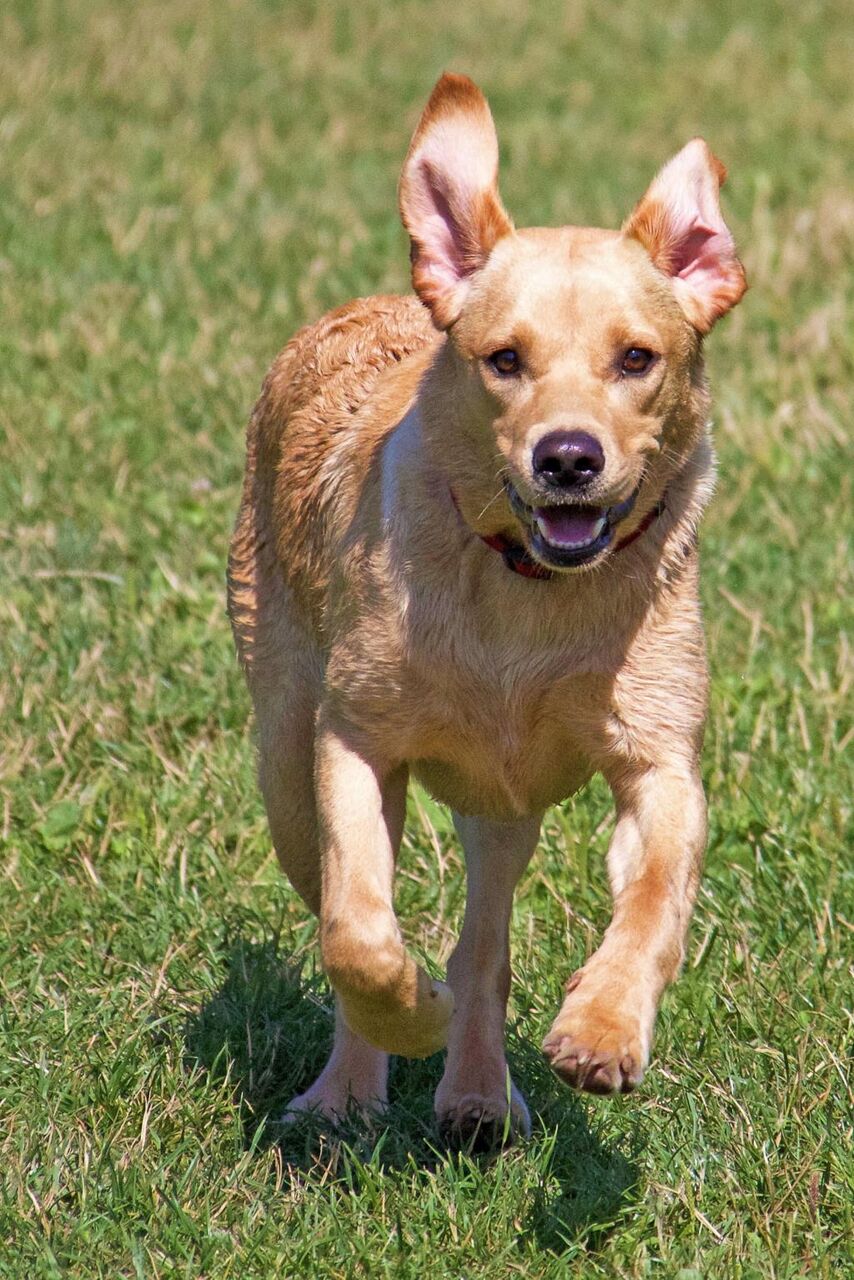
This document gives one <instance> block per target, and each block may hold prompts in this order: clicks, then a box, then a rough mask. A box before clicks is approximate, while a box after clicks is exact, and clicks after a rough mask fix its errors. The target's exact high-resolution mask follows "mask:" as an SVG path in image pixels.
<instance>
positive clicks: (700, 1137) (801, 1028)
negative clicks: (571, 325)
mask: <svg viewBox="0 0 854 1280" xmlns="http://www.w3.org/2000/svg"><path fill="white" fill-rule="evenodd" d="M853 30H854V28H852V23H851V13H850V6H849V4H848V0H827V2H822V0H802V2H801V3H795V2H794V0H784V2H782V3H774V2H772V0H745V2H744V3H740V4H736V3H734V2H733V0H722V2H721V3H719V4H718V3H716V4H710V3H708V2H707V0H673V2H672V3H670V4H668V5H660V6H652V5H650V6H642V5H636V4H635V5H630V4H627V3H620V2H619V0H600V3H599V4H597V5H592V4H587V3H585V2H584V0H566V2H562V3H557V2H555V3H545V2H544V3H530V4H528V5H524V4H518V3H514V4H511V3H509V2H508V0H493V2H492V3H488V2H487V0H476V2H470V3H465V2H464V0H463V2H460V0H456V2H454V3H451V2H445V0H441V2H438V3H431V4H427V3H423V2H421V3H417V2H416V0H402V2H401V0H360V2H359V3H358V4H355V3H345V0H283V2H282V3H279V2H278V0H217V2H214V0H210V2H209V3H205V2H204V0H141V2H139V3H131V2H130V0H127V2H124V3H123V2H122V0H111V2H109V3H108V2H106V0H64V2H62V3H61V2H60V0H6V3H4V4H3V5H2V7H0V158H2V175H3V176H2V181H0V357H1V358H2V375H1V376H0V439H2V455H0V456H2V467H0V583H2V589H0V646H2V648H1V649H0V662H2V676H0V723H2V753H3V757H2V779H0V866H2V872H0V908H2V920H0V1019H2V1039H0V1152H1V1153H2V1155H0V1159H2V1170H0V1276H2V1277H3V1280H6V1278H7V1277H14V1278H15V1280H19V1278H20V1280H41V1278H42V1277H45V1278H47V1277H57V1276H73V1277H86V1278H88V1277H95V1276H102V1277H125V1276H127V1277H131V1278H138V1280H141V1278H143V1277H145V1278H148V1277H173V1276H182V1277H205V1278H206V1280H224V1278H225V1277H234V1278H235V1280H253V1278H255V1277H258V1278H259V1280H260V1278H261V1277H265V1278H266V1277H271V1276H280V1277H291V1276H312V1277H313V1276H318V1277H347V1276H351V1275H352V1276H356V1275H366V1276H371V1277H373V1276H388V1277H395V1278H397V1277H403V1278H406V1277H410V1276H412V1277H416V1276H417V1277H422V1276H425V1275H426V1276H428V1277H429V1278H430V1280H440V1278H444V1277H447V1278H451V1277H454V1278H466V1280H467V1278H468V1277H475V1276H477V1277H494V1278H495V1280H498V1278H499V1277H507V1276H517V1275H518V1276H533V1277H566V1276H575V1277H584V1278H585V1280H586V1278H588V1277H598V1276H609V1277H616V1276H620V1277H642V1276H644V1277H645V1276H650V1277H658V1276H661V1277H680V1278H681V1280H700V1278H701V1277H702V1278H703V1280H705V1278H706V1277H712V1278H713V1280H714V1278H717V1277H744V1278H751V1280H752V1278H753V1277H756V1278H757V1280H765V1278H766V1277H774V1278H778V1277H779V1278H782V1277H795V1276H808V1277H842V1276H848V1275H851V1274H852V1272H851V1271H850V1270H849V1269H848V1268H849V1267H852V1266H854V1260H852V1255H851V1252H850V1250H851V1238H852V1234H854V1222H852V1217H854V1214H852V1203H854V1186H852V1107H851V1104H852V1093H851V1087H852V1086H851V1076H850V1053H851V1041H850V1038H847V1037H848V1036H849V1032H850V1004H851V991H852V988H851V984H850V965H851V961H852V955H854V940H852V929H854V885H852V875H851V855H850V847H851V846H850V835H851V830H850V810H849V808H848V804H849V786H850V773H849V772H847V771H846V770H845V769H844V766H843V755H844V752H845V748H846V746H847V745H848V744H849V742H850V738H851V728H850V718H849V719H846V713H847V711H848V710H850V705H849V706H848V707H847V706H846V699H847V697H848V695H849V693H850V680H851V663H850V653H849V648H848V645H847V642H846V640H845V625H846V621H847V619H846V606H847V602H848V600H849V599H850V590H851V583H850V579H848V580H846V577H847V573H848V568H849V563H850V541H849V536H850V531H851V520H850V512H851V504H852V493H851V453H850V449H849V448H848V442H849V440H850V434H849V433H850V429H851V422H852V418H854V396H852V353H854V301H853V300H852V288H851V274H850V273H851V266H852V256H854V255H852V242H854V193H852V186H851V182H850V178H851V171H852V169H851V166H852V154H854V150H852V131H851V119H852V115H851V111H852V100H851V95H850V85H851V65H852V56H854V47H852V31H853ZM445 66H449V67H451V68H453V69H456V70H460V71H467V72H468V73H469V74H471V75H472V76H474V78H475V79H477V80H478V81H479V82H480V83H481V84H482V86H483V87H484V89H485V90H486V91H487V93H488V95H489V96H490V99H491V101H492V105H493V109H494V112H495V115H496V119H497V122H498V127H499V134H500V136H501V139H502V153H503V165H504V171H503V172H504V177H503V184H502V187H503V193H504V197H505V200H506V202H507V205H508V207H509V209H510V210H511V211H512V213H513V214H514V216H515V218H516V220H517V221H518V222H519V223H520V224H522V225H524V224H526V223H538V222H546V223H551V222H560V221H576V222H583V223H597V224H603V225H611V226H614V225H617V224H618V223H619V221H620V220H621V218H622V217H623V215H624V214H625V213H626V212H627V211H628V209H629V208H630V206H631V204H632V203H633V201H634V200H635V198H636V197H637V196H638V195H640V193H641V192H642V190H643V189H644V187H645V185H646V183H647V181H648V180H649V178H650V177H651V176H652V174H653V172H654V171H655V169H656V168H657V167H658V166H659V165H660V164H661V163H662V162H663V161H664V160H665V159H667V158H668V157H669V156H670V155H671V154H672V153H673V152H674V151H676V150H677V149H678V148H679V147H680V146H681V145H682V144H683V142H685V141H686V140H687V139H688V138H689V137H691V136H692V135H693V134H695V133H702V134H704V135H705V137H706V138H707V139H708V140H709V142H710V143H711V145H712V146H713V148H714V149H715V150H716V151H717V152H718V153H719V154H720V155H721V156H722V157H723V158H724V159H725V161H726V162H727V164H728V165H729V167H730V175H731V176H730V181H729V184H728V186H727V189H726V193H725V206H726V210H727V214H728V217H729V220H730V223H731V225H732V226H733V228H734V230H735V233H736V236H737V239H738V241H739V243H740V245H741V246H742V249H743V254H744V258H745V261H746V264H747V268H748V274H749V278H750V281H751V285H752V289H751V292H750V293H749V294H748V295H747V298H746V299H745V301H744V303H743V304H742V305H741V306H740V307H739V308H738V309H737V310H736V311H735V312H734V313H733V315H732V316H731V317H730V318H729V319H728V320H726V321H725V322H724V323H723V324H722V325H721V328H720V331H719V332H717V333H716V334H715V335H714V337H713V339H712V340H711V342H710V351H709V357H710V366H711V374H712V378H713V383H714V388H715V406H716V407H715V424H716V434H717V440H718V444H719V449H720V456H721V474H720V482H719V486H718V493H717V496H716V498H715V500H714V502H713V505H712V507H711V510H710V513H709V516H708V519H707V521H706V524H705V526H704V533H703V596H704V601H705V610H706V618H707V624H708V633H709V642H710V655H711V663H712V673H713V693H712V711H711V717H710V722H709V732H708V737H707V746H706V752H705V776H706V781H707V786H708V790H709V795H710V799H711V821H712V832H711V841H710V846H709V854H708V860H707V870H706V875H705V879H704V882H703V887H702V890H701V893H700V898H699V903H698V907H697V912H696V916H695V920H694V924H693V928H692V933H691V940H690V946H689V956H688V961H687V964H686V968H685V973H684V975H683V977H682V979H681V980H680V982H679V983H678V984H677V986H676V987H675V988H674V989H673V990H672V991H671V993H670V994H669V995H668V996H667V998H666V1000H665V1004H664V1008H663V1011H662V1016H661V1020H660V1024H659V1034H658V1040H657V1044H656V1050H655V1057H654V1062H653V1066H652V1069H651V1070H650V1072H649V1074H648V1076H647V1078H646V1081H645V1082H644V1085H643V1087H642V1088H641V1090H640V1091H639V1092H638V1093H637V1094H636V1095H633V1096H632V1097H630V1098H628V1099H625V1100H615V1101H597V1100H593V1099H590V1098H586V1097H575V1096H572V1095H571V1094H569V1093H568V1092H567V1091H565V1090H563V1089H562V1087H561V1086H560V1085H559V1084H558V1083H557V1081H555V1080H554V1079H552V1078H551V1076H550V1075H549V1073H548V1071H547V1070H546V1069H545V1067H544V1065H543V1063H542V1061H541V1060H540V1056H539V1052H538V1045H539V1043H540V1040H541V1038H542V1036H543V1034H544V1032H545V1031H546V1030H547V1029H548V1027H549V1025H550V1022H551V1018H552V1016H553V1013H554V1011H555V1009H556V1007H557V1001H558V998H559V993H560V988H561V984H562V982H563V980H564V979H565V978H566V976H567V975H568V974H569V972H570V971H571V970H572V968H574V967H575V966H577V965H578V963H579V962H580V961H581V960H582V959H583V957H584V956H585V955H586V954H587V953H588V952H589V951H590V950H591V949H592V948H593V946H594V945H595V942H596V939H597V937H598V936H599V935H600V934H601V931H602V929H603V927H604V925H605V923H606V922H607V919H608V909H609V900H608V893H607V886H606V882H605V876H604V867H603V858H602V854H603V851H604V849H605V846H606V843H607V836H608V829H609V822H610V812H609V804H608V796H607V793H606V789H605V788H604V787H603V786H602V785H601V784H594V785H592V786H591V787H590V788H589V789H588V790H587V791H586V792H585V793H584V794H583V795H581V796H579V797H577V798H576V799H575V800H574V801H573V802H571V803H568V804H567V805H566V806H564V808H563V809H562V810H560V811H557V810H555V811H553V812H552V813H551V814H550V815H549V817H548V819H547V821H546V824H545V830H544V838H543V843H542V847H541V849H540V852H539V854H538V857H537V858H536V859H535V861H534V863H532V865H531V868H530V870H529V872H528V873H527V875H526V878H525V880H524V881H523V884H522V886H521V889H520V892H519V895H518V900H517V905H516V910H515V915H514V924H513V934H514V969H515V984H514V989H513V996H512V1004H511V1016H510V1033H509V1043H510V1051H511V1059H512V1065H513V1069H514V1073H515V1075H516V1078H517V1080H518V1081H519V1083H520V1085H521V1087H522V1088H523V1089H524V1091H525V1092H526V1094H527V1095H528V1097H529V1099H530V1101H531V1104H532V1110H533V1111H534V1112H535V1119H534V1133H533V1136H532V1138H531V1139H530V1141H529V1142H526V1143H525V1144H524V1145H522V1146H520V1147H518V1148H516V1149H515V1150H513V1151H511V1152H509V1153H507V1154H504V1155H502V1156H500V1157H499V1158H497V1159H494V1160H491V1161H489V1160H476V1159H469V1158H467V1157H465V1156H449V1155H447V1154H445V1153H444V1152H442V1151H441V1149H439V1147H438V1145H437V1142H436V1139H435V1135H434V1131H433V1128H432V1118H431V1092H432V1089H433V1088H434V1087H435V1084H436V1083H437V1080H438V1077H439V1075H440V1071H441V1063H440V1060H439V1059H438V1058H434V1059H430V1060H428V1061H426V1062H423V1063H408V1062H404V1061H397V1062H396V1063H395V1064H394V1068H393V1078H392V1086H393V1099H394V1100H393V1106H392V1110H391V1114H390V1117H389V1122H388V1126H387V1127H386V1128H383V1129H382V1130H381V1131H378V1132H376V1133H374V1134H372V1135H365V1134H364V1133H359V1132H358V1131H357V1130H354V1132H352V1133H350V1134H348V1135H345V1138H344V1140H339V1139H334V1140H333V1139H332V1138H330V1137H329V1136H328V1135H327V1136H323V1135H319V1134H318V1133H316V1132H312V1131H311V1129H310V1127H308V1128H307V1127H298V1128H297V1129H295V1130H294V1131H292V1132H291V1133H289V1134H288V1135H287V1136H286V1137H285V1138H284V1139H282V1137H281V1134H280V1133H279V1132H278V1131H277V1128H276V1124H275V1121H276V1117H277V1114H278V1112H279V1110H280V1109H281V1106H282V1104H283V1103H284V1102H285V1101H286V1100H287V1099H288V1098H289V1097H290V1096H291V1095H292V1094H293V1093H294V1092H295V1091H296V1090H298V1089H299V1088H302V1087H304V1086H305V1085H306V1084H307V1083H308V1081H309V1080H310V1078H311V1077H312V1073H313V1072H315V1071H316V1070H317V1069H318V1067H319V1065H320V1063H321V1062H322V1060H323V1057H324V1052H325V1049H326V1047H327V1044H328V1041H329V1036H330V1032H331V1025H332V1015H331V1001H330V996H329V990H328V987H327V986H326V984H325V982H324V980H323V978H322V976H321V975H320V974H319V972H318V962H317V957H316V949H315V930H314V925H313V923H312V921H310V920H308V919H307V918H306V915H305V912H304V910H303V909H302V907H301V905H300V903H299V902H298V901H297V899H296V897H295V895H294V894H293V893H292V892H291V891H290V890H289V888H288V886H287V885H286V884H285V883H284V882H283V880H282V879H281V877H280V875H279V872H278V870H277V867H276V864H275V860H274V858H273V856H272V854H271V850H270V844H269V840H268V836H267V831H266V827H265V820H264V816H263V811H262V807H261V803H260V798H259V795H258V791H257V789H256V785H255V780H254V762H253V746H252V729H251V725H250V723H249V708H248V698H247V694H246V691H245V688H244V684H243V680H242V677H241V676H240V674H239V672H238V669H237V664H236V662H235V659H234V656H233V653H232V644H231V637H230V633H229V628H228V625H227V622H226V617H225V609H224V586H223V577H224V560H225V554H226V546H227V540H228V536H229V530H230V526H231V522H232V520H233V517H234V514H235V511H236V505H237V497H238V489H239V484H240V477H241V471H242V466H243V426H244V423H245V421H246V418H247V415H248V412H249V409H250V406H251V404H252V401H253V399H254V397H255V395H256V392H257V389H258V387H259V385H260V380H261V378H262V376H263V374H264V371H265V369H266V367H267V365H268V364H269V363H270V361H271V360H272V358H273V356H274V355H275V353H276V351H277V350H278V348H279V347H280V346H281V345H282V344H283V343H284V341H285V340H286V338H287V337H288V336H289V335H290V334H291V333H292V332H293V331H294V329H295V328H297V326H299V325H300V324H302V323H303V322H305V321H308V320H310V319H312V318H314V317H316V316H317V315H319V314H320V312H321V311H323V310H324V309H325V308H327V307H329V306H331V305H334V304H338V303H340V302H343V301H345V300H346V299H347V298H349V297H351V296H353V295H354V294H358V293H370V292H374V291H379V290H404V289H406V288H408V279H407V246H406V243H405V238H404V235H403V232H402V231H401V229H400V227H399V225H398V221H397V215H396V210H395V184H396V179H397V173H398V169H399V165H400V162H401V160H402V158H403V155H404V153H405V149H406V145H407V142H408V138H409V133H410V130H411V128H412V127H413V125H414V123H415V120H416V118H417V114H418V111H419V109H420V107H421V105H422V104H423V102H424V101H425V100H426V97H427V95H428V93H429V91H430V88H431V86H432V84H433V81H434V80H435V78H436V76H437V75H438V74H439V72H440V71H441V70H442V69H443V68H444V67H445ZM849 755H850V752H849ZM411 819H412V820H411V822H410V824H409V828H408V833H407V836H406V840H405V849H404V853H403V859H402V871H401V875H400V888H399V910H400V915H401V919H402V921H403V922H404V926H405V929H406V931H407V933H408V935H409V937H410V939H411V941H412V944H413V945H414V946H415V948H416V949H418V950H420V951H421V952H423V953H424V954H426V955H427V956H429V957H430V958H431V962H432V963H435V964H436V965H437V966H439V967H441V966H442V965H443V963H444V961H445V960H446V958H447V956H448V953H449V951H450V948H451V946H452V943H453V938H454V931H455V928H456V927H457V925H458V924H459V921H460V916H461V908H462V897H463V882H462V877H461V866H460V857H459V850H458V848H457V846H456V844H455V841H454V838H453V835H452V832H451V828H450V824H449V821H448V818H447V816H446V814H445V813H444V812H443V811H442V810H440V809H439V808H438V807H437V806H435V805H433V804H432V802H431V801H430V800H429V799H428V798H427V797H426V796H424V795H423V794H413V796H412V813H411Z"/></svg>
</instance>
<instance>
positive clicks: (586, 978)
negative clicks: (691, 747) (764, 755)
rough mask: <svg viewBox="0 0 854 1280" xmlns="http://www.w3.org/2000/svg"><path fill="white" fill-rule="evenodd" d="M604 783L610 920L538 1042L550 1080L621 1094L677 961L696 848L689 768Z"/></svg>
mask: <svg viewBox="0 0 854 1280" xmlns="http://www.w3.org/2000/svg"><path fill="white" fill-rule="evenodd" d="M609 781H610V783H611V787H612V789H613V791H614V795H615V798H616V801H617V825H616V828H615V830H614V836H613V839H612V841H611V847H610V849H609V850H608V874H609V877H610V881H611V888H612V891H613V894H614V915H613V919H612V921H611V924H610V925H609V927H608V929H607V931H606V933H605V936H604V938H603V940H602V945H601V946H600V947H599V949H598V951H596V952H595V953H594V954H593V955H592V956H591V957H590V959H589V960H588V961H587V963H586V964H585V965H584V966H583V967H582V968H581V969H579V970H578V972H577V973H575V974H573V976H572V977H571V978H570V980H569V982H568V983H567V985H566V991H567V995H566V999H565V1000H564V1002H563V1005H562V1007H561V1010H560V1013H559V1014H558V1016H557V1018H556V1019H555V1022H554V1025H553V1026H552V1029H551V1031H550V1032H549V1034H548V1036H547V1037H546V1040H545V1042H544V1044H543V1049H544V1051H545V1053H546V1055H547V1056H548V1058H549V1059H550V1060H551V1064H552V1066H553V1067H554V1069H555V1071H556V1072H557V1073H558V1075H560V1076H561V1077H562V1078H563V1079H564V1080H566V1081H567V1082H568V1083H569V1084H572V1085H575V1086H576V1087H577V1088H581V1089H588V1090H590V1092H592V1093H613V1092H618V1091H622V1092H628V1091H629V1090H630V1089H633V1088H634V1086H635V1085H636V1084H638V1083H639V1082H640V1080H641V1078H642V1077H643V1073H644V1069H645V1067H646V1064H647V1062H648V1061H649V1051H650V1045H651V1042H652V1030H653V1025H654V1022H655V1015H656V1010H657V1008H658V1001H659V998H660V996H661V993H662V991H663V990H664V987H665V986H666V985H667V984H668V983H669V982H671V981H672V980H673V978H675V976H676V974H677V973H678V971H679V968H680V966H681V963H682V958H683V953H684V945H685V934H686V931H687V928H688V921H689V918H690V913H691V907H692V906H693V903H694V897H695V895H696V890H697V881H698V878H699V872H700V864H701V861H702V857H703V851H704V849H705V844H706V799H705V795H704V794H703V786H702V783H701V781H700V777H699V774H698V772H697V770H696V767H691V766H690V765H689V764H686V765H684V766H683V765H680V764H678V763H677V764H673V765H670V766H669V767H668V766H662V767H659V768H655V769H647V770H644V771H642V772H638V773H637V774H632V775H630V776H627V775H626V774H622V775H620V776H619V777H612V778H609Z"/></svg>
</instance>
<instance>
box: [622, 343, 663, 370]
mask: <svg viewBox="0 0 854 1280" xmlns="http://www.w3.org/2000/svg"><path fill="white" fill-rule="evenodd" d="M654 359H655V352H653V351H647V349H646V347H629V349H628V351H626V352H625V354H624V355H623V362H622V364H621V366H620V371H621V372H622V373H628V374H635V375H637V374H639V373H646V371H647V369H648V368H649V367H650V365H651V364H652V362H653V360H654Z"/></svg>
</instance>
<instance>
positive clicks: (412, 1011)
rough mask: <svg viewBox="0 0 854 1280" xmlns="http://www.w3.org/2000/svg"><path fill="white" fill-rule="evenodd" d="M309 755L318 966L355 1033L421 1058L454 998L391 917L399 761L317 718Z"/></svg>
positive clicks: (400, 797) (440, 1037) (402, 784)
mask: <svg viewBox="0 0 854 1280" xmlns="http://www.w3.org/2000/svg"><path fill="white" fill-rule="evenodd" d="M315 758H316V769H315V776H316V788H317V806H318V818H319V826H320V838H321V876H322V886H321V902H320V945H321V952H322V955H323V963H324V967H325V969H326V972H327V974H328V975H329V980H330V982H331V983H332V985H333V987H334V988H335V991H336V992H337V994H338V998H339V1001H340V1008H341V1012H342V1014H343V1016H344V1019H345V1021H346V1023H347V1025H348V1026H349V1027H350V1028H351V1030H352V1031H355V1032H356V1033H357V1034H358V1035H360V1036H362V1037H363V1039H365V1040H367V1041H368V1043H369V1044H373V1045H376V1047H377V1048H379V1049H385V1050H386V1051H387V1052H388V1053H400V1054H404V1055H406V1056H407V1057H414V1058H420V1057H426V1056H427V1054H430V1053H434V1052H435V1051H436V1050H437V1049H441V1048H443V1046H444V1045H445V1042H446V1039H447V1027H448V1022H449V1020H450V1017H451V1014H452V1013H453V1008H454V998H453V995H452V993H451V990H450V988H449V987H447V986H446V985H445V984H444V983H443V982H437V981H435V980H434V979H432V978H431V977H430V976H429V974H427V973H426V972H425V971H424V970H423V969H422V968H420V967H419V966H418V965H417V964H416V963H415V961H414V960H413V959H412V957H411V956H410V955H409V954H408V953H407V951H406V949H405V947H404V943H403V938H402V937H401V933H400V928H399V926H398V923H397V918H396V917H395V914H394V902H393V896H392V895H393V879H394V865H395V856H396V853H397V847H398V844H399V841H400V835H401V830H402V825H403V811H404V807H405V801H406V780H407V771H406V768H405V766H400V765H392V764H389V763H388V762H386V763H384V764H382V765H379V764H377V763H375V762H371V761H369V760H368V759H366V758H365V755H364V754H362V753H360V751H359V750H358V749H357V748H356V746H355V743H354V741H353V739H352V736H351V734H350V733H349V731H348V730H347V729H345V728H343V727H339V726H336V725H334V724H331V723H329V721H328V719H326V718H325V717H323V716H321V722H320V726H319V728H318V737H317V751H316V757H315Z"/></svg>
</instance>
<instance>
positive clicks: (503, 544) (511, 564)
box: [451, 490, 667, 580]
mask: <svg viewBox="0 0 854 1280" xmlns="http://www.w3.org/2000/svg"><path fill="white" fill-rule="evenodd" d="M666 497H667V494H666V493H665V494H662V496H661V497H660V498H659V500H658V502H656V504H655V506H654V507H652V508H651V509H650V510H649V511H647V513H646V515H645V516H644V518H643V519H642V520H641V522H640V524H639V525H638V526H637V528H636V529H632V531H631V533H627V534H626V536H625V537H624V538H621V539H620V541H619V542H618V543H617V545H616V546H615V547H614V552H615V553H616V552H617V551H623V550H624V549H625V548H626V547H628V546H630V545H631V544H632V543H633V542H634V541H635V540H636V539H637V538H639V537H641V535H642V534H644V533H646V531H647V529H648V528H649V527H650V525H651V524H654V523H655V521H656V520H657V519H658V517H659V516H660V515H661V514H662V512H663V511H664V508H665V498H666ZM451 500H452V502H453V504H454V506H455V507H456V508H457V511H459V509H460V508H459V504H458V502H457V499H456V495H455V494H454V491H453V490H451ZM477 536H478V537H479V538H480V540H481V542H485V543H486V545H487V546H488V547H492V550H493V551H499V552H500V553H501V555H502V556H503V557H504V563H505V564H506V565H507V568H508V569H512V570H513V572H514V573H518V574H519V575H520V576H521V577H523V578H539V579H541V580H545V579H548V578H553V577H554V576H555V574H554V573H553V572H552V570H551V569H547V568H546V566H545V565H544V564H540V562H539V560H535V559H534V557H533V556H531V555H529V554H528V552H527V551H526V550H525V548H524V547H523V546H522V544H521V542H511V540H510V539H509V538H505V536H504V534H503V533H492V534H490V535H489V536H488V537H484V536H483V534H478V535H477Z"/></svg>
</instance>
